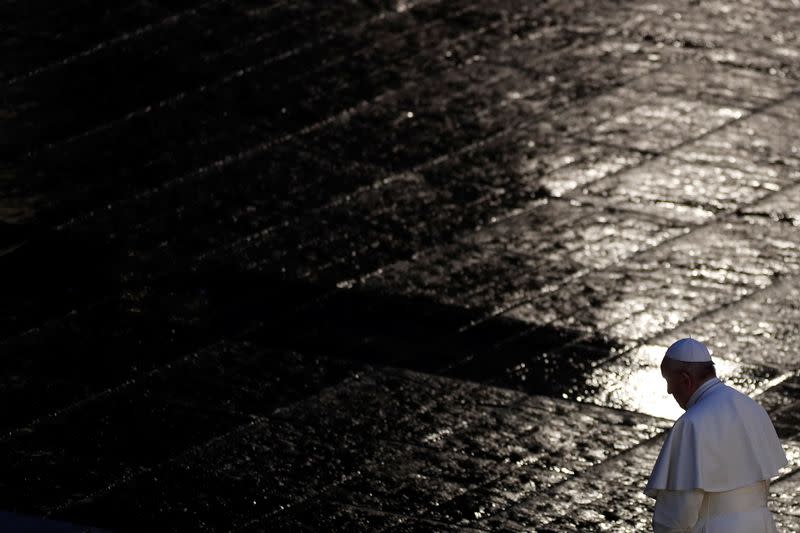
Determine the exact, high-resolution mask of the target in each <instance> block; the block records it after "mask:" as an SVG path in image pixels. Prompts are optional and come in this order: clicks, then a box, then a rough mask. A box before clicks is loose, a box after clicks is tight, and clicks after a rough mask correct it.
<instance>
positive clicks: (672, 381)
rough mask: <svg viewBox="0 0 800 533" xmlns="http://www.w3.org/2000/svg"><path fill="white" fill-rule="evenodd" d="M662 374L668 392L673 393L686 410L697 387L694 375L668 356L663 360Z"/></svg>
mask: <svg viewBox="0 0 800 533" xmlns="http://www.w3.org/2000/svg"><path fill="white" fill-rule="evenodd" d="M661 376H662V377H663V378H664V380H665V381H666V382H667V394H671V395H672V397H673V398H675V401H676V402H678V405H680V406H681V409H684V410H685V409H686V404H687V403H689V398H691V397H692V393H693V392H694V390H695V388H696V387H695V386H694V385H695V383H694V380H693V379H692V376H691V375H690V374H689V373H688V372H687V371H686V370H683V369H681V368H679V367H678V365H675V364H672V362H671V360H669V359H667V358H666V357H665V358H664V360H663V361H661Z"/></svg>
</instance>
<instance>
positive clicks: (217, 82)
mask: <svg viewBox="0 0 800 533" xmlns="http://www.w3.org/2000/svg"><path fill="white" fill-rule="evenodd" d="M216 1H222V2H227V1H229V0H216ZM441 1H442V0H418V1H417V2H415V3H413V4H411V6H412V8H413V7H417V6H418V5H425V4H426V3H428V4H431V5H434V4H437V3H440V2H441ZM466 9H467V8H465V10H466ZM409 11H410V10H409ZM406 12H407V11H404V12H401V13H397V12H394V11H384V12H381V13H378V14H377V15H374V16H373V17H371V18H370V19H368V20H366V21H362V22H358V23H356V24H353V25H352V26H350V27H347V28H343V29H342V30H341V32H340V33H343V34H348V33H357V32H359V31H361V30H363V28H365V27H367V26H369V25H371V24H374V23H375V22H378V21H382V20H384V19H386V18H387V17H389V16H392V15H397V16H398V17H399V16H402V15H403V14H404V13H406ZM410 31H412V29H409V30H408V32H410ZM337 35H339V33H329V34H326V35H325V36H324V37H323V38H319V39H316V40H313V41H308V42H306V43H304V44H301V45H299V46H296V47H294V48H291V49H289V50H286V51H284V52H281V53H280V54H277V55H274V56H270V57H267V58H265V59H262V60H260V61H258V62H256V63H251V64H249V65H247V66H245V67H242V68H239V69H236V70H234V71H232V72H229V73H227V74H224V75H223V76H221V77H219V78H216V79H214V80H211V81H208V82H206V83H203V84H200V85H198V86H196V87H194V88H191V89H187V90H185V91H181V92H178V93H177V94H174V95H172V96H169V97H167V98H164V99H162V100H159V101H158V102H156V103H153V104H149V105H144V106H141V107H139V108H138V109H134V110H133V111H130V112H128V113H126V114H124V115H122V116H120V117H117V118H114V119H111V120H109V121H107V122H104V123H102V124H99V125H97V126H94V127H91V128H89V129H88V130H85V131H82V132H80V133H77V134H73V135H70V136H68V137H64V138H62V139H58V140H55V141H52V142H49V143H46V144H44V145H43V146H41V147H39V148H36V149H33V150H31V151H30V152H29V153H28V157H29V158H31V157H34V156H35V155H36V154H38V153H41V152H46V151H50V150H53V149H56V148H60V147H63V146H64V145H69V144H71V143H73V142H76V141H79V140H83V139H85V138H86V137H91V136H94V135H96V134H98V133H101V132H104V131H107V130H109V129H112V128H114V127H115V126H118V125H120V124H123V123H125V122H127V121H129V120H131V119H133V118H138V117H142V116H144V115H147V114H148V113H151V112H152V111H154V110H162V109H165V108H168V107H172V106H175V105H176V104H178V103H180V102H183V101H184V100H186V99H188V98H193V97H195V96H197V95H200V94H205V93H207V92H209V90H213V89H218V88H220V87H223V86H224V85H226V84H228V83H229V82H231V81H234V80H238V79H240V78H243V77H245V76H248V75H250V74H252V73H253V72H257V71H259V70H260V69H263V68H264V67H267V66H269V65H271V64H272V63H277V62H279V61H283V60H285V59H287V58H290V57H292V56H295V55H297V54H299V53H301V52H303V51H304V50H308V49H311V48H314V47H316V46H321V45H324V44H325V43H327V42H329V41H330V40H331V39H333V38H334V37H336V36H337ZM402 35H405V33H404V34H401V35H400V36H397V37H395V38H396V39H399V38H400V37H402ZM391 40H392V39H390V41H391ZM239 48H241V46H238V45H237V46H233V47H230V48H228V49H226V50H223V51H222V52H220V55H224V54H225V53H227V52H228V51H229V50H238V49H239ZM364 49H366V47H365V48H362V49H361V50H359V51H363V50H364ZM327 66H328V65H327V64H321V65H318V66H317V67H316V68H314V69H312V71H310V72H304V73H303V74H301V75H296V76H294V77H293V78H290V79H289V80H288V81H296V80H298V79H302V78H303V77H304V76H307V75H310V74H312V73H314V72H318V71H319V70H322V69H323V68H327ZM190 172H191V171H190Z"/></svg>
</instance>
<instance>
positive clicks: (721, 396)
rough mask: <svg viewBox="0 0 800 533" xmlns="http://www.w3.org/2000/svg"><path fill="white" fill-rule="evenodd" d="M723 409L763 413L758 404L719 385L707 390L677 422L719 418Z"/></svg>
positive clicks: (694, 421) (700, 421) (696, 422)
mask: <svg viewBox="0 0 800 533" xmlns="http://www.w3.org/2000/svg"><path fill="white" fill-rule="evenodd" d="M725 409H731V410H735V411H739V412H742V411H743V412H752V410H757V411H763V409H762V408H761V406H760V405H759V404H758V402H756V401H755V400H753V399H752V398H750V397H749V396H748V395H746V394H744V393H742V392H740V391H738V390H736V389H734V388H733V387H730V386H728V385H726V384H724V383H720V384H718V385H716V386H715V387H713V388H712V389H711V390H709V391H708V394H707V395H706V397H704V398H703V399H702V400H701V401H699V402H697V403H696V404H695V405H693V406H692V407H691V408H690V409H689V410H688V411H686V412H685V413H684V414H683V416H682V417H681V418H680V419H679V420H683V421H684V422H683V423H692V424H698V423H703V422H705V421H706V420H708V419H709V418H713V419H717V418H719V415H720V412H721V411H723V410H725Z"/></svg>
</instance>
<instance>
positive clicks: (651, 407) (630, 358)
mask: <svg viewBox="0 0 800 533" xmlns="http://www.w3.org/2000/svg"><path fill="white" fill-rule="evenodd" d="M666 350H667V346H662V345H653V344H650V345H644V346H641V347H639V348H636V349H635V350H633V351H632V352H630V353H628V354H626V355H624V356H622V357H621V358H619V359H615V360H613V361H610V362H609V363H607V364H604V365H601V366H599V367H597V368H596V369H595V370H594V371H593V372H592V373H591V374H590V375H589V377H588V378H587V380H586V384H585V388H584V389H583V390H573V391H571V394H570V395H568V396H573V397H574V398H575V399H577V400H579V401H588V402H592V403H596V404H598V405H604V406H609V407H616V408H619V409H626V410H630V411H636V412H639V413H644V414H648V415H652V416H657V417H661V418H667V419H670V420H676V419H677V418H678V417H680V416H681V415H682V414H683V412H684V411H683V409H681V408H680V406H678V404H677V402H675V400H674V399H673V398H672V396H671V395H669V394H667V385H666V382H665V381H664V378H662V377H661V369H660V364H661V360H662V358H663V357H664V352H666ZM712 356H713V354H712ZM714 363H715V365H716V369H717V375H718V376H719V378H720V379H721V380H723V381H724V382H725V383H727V384H728V385H731V386H732V387H734V388H736V389H738V390H740V391H742V392H744V393H747V394H753V393H754V392H755V393H758V392H759V391H761V390H764V389H765V388H766V386H767V384H769V383H770V382H772V381H773V380H774V379H775V378H777V377H778V372H777V371H776V370H774V369H771V368H765V367H757V366H753V365H745V364H741V363H736V362H733V361H729V360H726V359H722V358H719V357H715V358H714Z"/></svg>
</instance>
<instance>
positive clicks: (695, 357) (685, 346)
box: [664, 338, 711, 363]
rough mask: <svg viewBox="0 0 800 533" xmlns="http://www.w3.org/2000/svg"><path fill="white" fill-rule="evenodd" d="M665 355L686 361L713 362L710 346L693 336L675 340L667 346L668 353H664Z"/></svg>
mask: <svg viewBox="0 0 800 533" xmlns="http://www.w3.org/2000/svg"><path fill="white" fill-rule="evenodd" d="M664 357H667V358H669V359H675V360H676V361H684V362H686V363H710V362H711V354H709V353H708V348H706V347H705V345H704V344H703V343H702V342H700V341H696V340H694V339H692V338H688V339H681V340H679V341H675V342H674V343H673V344H672V346H670V347H669V348H667V353H666V354H664Z"/></svg>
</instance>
